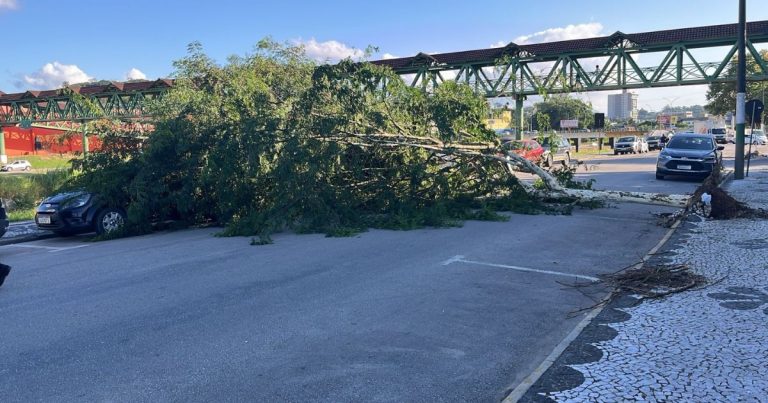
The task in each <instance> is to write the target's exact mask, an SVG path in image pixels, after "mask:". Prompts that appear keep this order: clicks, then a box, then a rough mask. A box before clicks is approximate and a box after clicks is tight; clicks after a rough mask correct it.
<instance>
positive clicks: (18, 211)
mask: <svg viewBox="0 0 768 403" xmlns="http://www.w3.org/2000/svg"><path fill="white" fill-rule="evenodd" d="M70 179H71V174H70V172H69V171H68V170H64V169H59V170H51V171H48V172H45V173H30V174H18V175H0V199H2V200H3V202H4V203H5V207H6V209H7V212H8V216H9V219H10V220H11V221H24V220H31V219H32V218H33V217H34V215H35V207H37V205H38V204H39V203H40V201H42V199H43V198H44V197H46V196H50V195H51V194H52V193H54V192H56V191H57V190H58V189H60V188H61V187H62V186H64V185H66V184H67V183H68V182H69V181H70Z"/></svg>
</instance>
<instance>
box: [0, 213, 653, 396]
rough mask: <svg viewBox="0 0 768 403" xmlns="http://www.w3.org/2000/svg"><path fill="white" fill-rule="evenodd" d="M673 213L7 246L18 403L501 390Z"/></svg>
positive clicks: (8, 319)
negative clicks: (263, 238)
mask: <svg viewBox="0 0 768 403" xmlns="http://www.w3.org/2000/svg"><path fill="white" fill-rule="evenodd" d="M661 210H664V209H660V208H655V207H649V206H639V205H626V206H618V207H615V208H607V209H600V210H587V211H578V212H576V213H575V214H574V215H572V216H549V215H542V216H519V215H515V216H513V217H512V218H511V220H510V221H509V222H468V223H466V225H465V226H464V227H462V228H450V229H425V230H418V231H407V232H396V231H370V232H367V233H364V234H361V235H359V236H357V237H353V238H325V237H323V236H320V235H301V236H299V235H279V236H276V237H275V241H276V242H275V244H273V245H267V246H250V245H249V240H248V239H246V238H219V237H214V236H213V234H214V233H215V232H216V230H215V229H199V230H188V231H178V232H173V233H159V234H153V235H149V236H143V237H135V238H129V239H121V240H115V241H109V242H100V243H90V242H85V241H84V239H83V238H53V239H47V240H40V241H35V242H31V243H22V244H16V245H6V246H2V247H0V260H2V261H3V262H5V263H7V264H10V265H11V266H13V268H14V269H13V272H12V273H11V276H10V277H9V279H8V281H7V283H6V285H5V286H3V287H2V288H0V323H2V340H3V342H2V343H0V390H1V391H2V394H3V401H112V400H116V401H168V400H173V401H212V400H215V401H223V400H250V401H275V400H279V401H298V400H302V401H304V400H310V401H360V400H366V401H369V400H370V401H478V400H479V401H490V400H499V399H501V398H503V397H504V396H505V394H506V392H507V391H508V390H509V389H510V388H512V387H514V386H515V385H516V384H517V383H519V382H520V381H521V380H522V379H523V378H524V377H525V376H527V375H528V374H529V373H530V372H531V370H533V369H534V368H535V367H536V366H537V365H538V364H539V363H540V362H541V360H542V359H543V358H544V357H545V356H546V355H547V354H549V352H550V351H551V350H552V348H553V347H554V346H555V345H556V344H557V343H558V342H559V341H560V340H562V338H563V337H564V336H565V335H566V334H567V333H568V332H569V331H570V330H571V329H572V328H573V326H575V324H576V323H577V322H578V321H579V320H580V319H581V317H582V315H583V313H577V314H573V312H574V311H576V310H578V309H582V308H586V307H589V306H591V305H592V304H593V300H592V299H591V298H589V297H587V296H585V295H583V294H582V292H581V291H580V290H577V289H575V288H572V287H568V286H564V285H563V284H572V283H575V282H577V281H578V282H580V283H584V282H586V281H588V280H585V277H578V276H586V277H589V276H595V275H598V274H601V273H608V272H613V271H616V270H618V269H621V268H623V267H625V266H627V265H630V264H631V263H633V262H636V261H637V260H638V259H639V258H640V257H641V256H642V255H643V254H644V253H645V252H647V251H648V250H649V249H650V248H651V247H652V246H653V245H654V244H655V243H656V242H657V241H658V239H660V237H661V236H662V234H663V232H664V229H663V228H661V227H658V226H656V225H655V222H654V221H655V219H654V217H652V216H651V215H650V214H649V212H651V211H661ZM459 255H461V256H463V258H462V257H457V256H459ZM526 270H536V271H526ZM558 273H559V274H558ZM593 291H595V290H593ZM601 295H602V293H601V292H597V294H595V295H594V296H593V297H594V298H598V297H600V296H601Z"/></svg>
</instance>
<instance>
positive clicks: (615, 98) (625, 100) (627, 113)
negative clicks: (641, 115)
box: [607, 90, 637, 120]
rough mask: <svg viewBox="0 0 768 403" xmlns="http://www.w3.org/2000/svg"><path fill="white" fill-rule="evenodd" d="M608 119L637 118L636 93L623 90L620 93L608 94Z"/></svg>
mask: <svg viewBox="0 0 768 403" xmlns="http://www.w3.org/2000/svg"><path fill="white" fill-rule="evenodd" d="M607 115H608V119H613V120H626V119H634V120H637V94H635V93H633V92H627V90H624V91H622V92H621V94H612V95H608V114H607Z"/></svg>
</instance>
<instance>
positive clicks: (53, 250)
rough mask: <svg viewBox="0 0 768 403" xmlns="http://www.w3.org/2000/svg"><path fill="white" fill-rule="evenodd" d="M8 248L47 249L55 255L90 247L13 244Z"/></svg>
mask: <svg viewBox="0 0 768 403" xmlns="http://www.w3.org/2000/svg"><path fill="white" fill-rule="evenodd" d="M6 246H14V247H17V248H29V249H46V250H48V252H49V253H55V252H61V251H65V250H70V249H79V248H85V247H87V246H90V245H77V246H65V247H55V246H41V245H24V244H11V245H6Z"/></svg>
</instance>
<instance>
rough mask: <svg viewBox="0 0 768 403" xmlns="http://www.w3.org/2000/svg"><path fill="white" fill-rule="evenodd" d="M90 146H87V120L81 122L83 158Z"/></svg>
mask: <svg viewBox="0 0 768 403" xmlns="http://www.w3.org/2000/svg"><path fill="white" fill-rule="evenodd" d="M89 151H90V147H89V146H88V122H83V158H85V157H87V156H88V152H89Z"/></svg>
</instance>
